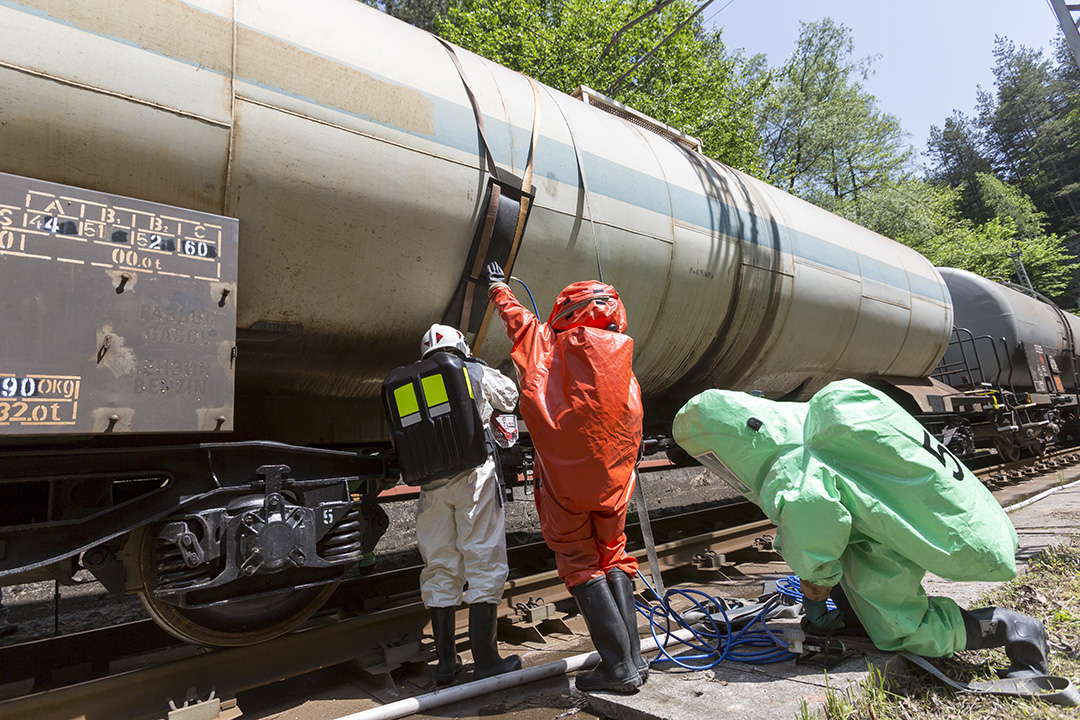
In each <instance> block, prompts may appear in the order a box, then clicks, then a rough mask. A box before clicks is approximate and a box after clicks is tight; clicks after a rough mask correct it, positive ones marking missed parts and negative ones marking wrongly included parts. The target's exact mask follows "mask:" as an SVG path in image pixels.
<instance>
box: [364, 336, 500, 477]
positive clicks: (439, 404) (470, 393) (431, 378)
mask: <svg viewBox="0 0 1080 720" xmlns="http://www.w3.org/2000/svg"><path fill="white" fill-rule="evenodd" d="M470 370H471V371H472V372H470ZM482 377H483V367H482V366H481V365H480V363H478V362H475V361H473V362H466V361H465V360H463V359H462V358H461V357H460V356H458V355H456V354H455V353H451V352H436V353H433V354H431V355H430V356H428V357H427V358H424V359H423V360H419V361H417V362H415V363H413V364H412V365H408V366H406V367H399V368H397V369H395V370H393V371H392V372H391V373H390V374H389V375H387V376H386V380H384V381H383V386H382V396H383V408H384V410H385V411H386V420H387V422H388V423H389V425H390V439H391V440H392V442H393V443H394V449H395V450H396V451H397V456H398V466H399V467H400V469H401V479H402V480H404V481H405V484H406V485H426V484H427V483H430V482H433V481H435V480H442V479H443V478H448V477H451V476H453V475H456V474H457V473H460V472H464V471H466V470H471V469H472V468H475V467H476V466H478V465H480V464H481V463H483V462H484V460H486V459H487V456H488V447H487V440H486V437H485V434H484V424H483V422H482V421H481V420H480V411H479V410H478V409H477V407H476V400H475V399H474V397H475V393H478V392H483V389H482V386H481V384H480V383H481V379H482Z"/></svg>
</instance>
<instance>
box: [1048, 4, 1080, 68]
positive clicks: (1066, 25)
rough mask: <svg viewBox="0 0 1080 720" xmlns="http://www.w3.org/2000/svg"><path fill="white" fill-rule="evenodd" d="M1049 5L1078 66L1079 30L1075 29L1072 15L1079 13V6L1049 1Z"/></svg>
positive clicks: (1079, 49) (1079, 50)
mask: <svg viewBox="0 0 1080 720" xmlns="http://www.w3.org/2000/svg"><path fill="white" fill-rule="evenodd" d="M1050 4H1051V5H1053V6H1054V12H1055V13H1056V14H1057V18H1058V24H1059V25H1061V31H1062V32H1063V33H1065V40H1066V41H1067V42H1068V43H1069V49H1070V50H1072V54H1073V59H1074V60H1076V64H1077V65H1080V30H1078V29H1077V25H1076V22H1077V21H1076V18H1075V17H1074V16H1073V13H1080V5H1069V4H1066V2H1065V0H1050Z"/></svg>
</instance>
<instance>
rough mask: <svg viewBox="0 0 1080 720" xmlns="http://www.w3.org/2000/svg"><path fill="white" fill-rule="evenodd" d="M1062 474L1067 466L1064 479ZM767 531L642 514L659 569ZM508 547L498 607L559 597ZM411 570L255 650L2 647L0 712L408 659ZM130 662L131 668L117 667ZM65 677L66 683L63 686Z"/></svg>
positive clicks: (541, 564)
mask: <svg viewBox="0 0 1080 720" xmlns="http://www.w3.org/2000/svg"><path fill="white" fill-rule="evenodd" d="M1078 463H1080V453H1078V452H1076V451H1075V450H1071V451H1064V452H1061V453H1056V454H1048V455H1046V456H1043V457H1040V458H1037V459H1035V460H1029V461H1027V462H1018V463H1009V464H1004V465H995V466H991V467H986V468H982V469H980V470H978V471H976V472H977V474H978V475H979V476H980V477H981V478H982V479H983V480H984V482H987V484H988V485H989V486H990V487H991V489H992V490H993V491H994V492H995V494H996V495H997V496H999V498H1000V499H1002V502H1003V504H1006V505H1008V504H1012V503H1014V502H1020V501H1022V500H1023V499H1025V498H1026V497H1030V496H1033V495H1035V494H1037V493H1039V492H1043V491H1045V490H1046V489H1047V488H1049V487H1052V486H1054V485H1055V484H1061V483H1062V482H1063V481H1065V480H1070V479H1072V476H1074V475H1078V474H1080V471H1078V470H1077V464H1078ZM1066 469H1071V472H1069V473H1068V477H1065V475H1066V473H1065V472H1064V471H1065V470H1066ZM772 530H773V528H772V525H771V524H770V523H769V522H768V521H767V520H765V519H764V518H763V517H762V516H761V514H760V513H759V512H758V511H757V509H756V508H754V507H753V506H752V505H750V504H749V503H744V502H737V503H732V504H729V505H723V506H720V507H714V508H708V509H705V510H698V511H694V512H689V513H683V514H679V515H673V516H669V517H666V518H659V519H655V520H653V531H654V534H655V536H656V538H657V546H656V552H657V557H658V559H659V562H660V566H661V570H664V571H666V570H670V569H673V568H676V567H682V566H686V565H691V564H693V563H694V562H695V559H696V558H698V557H699V556H701V555H702V554H703V553H705V552H706V551H712V552H713V553H717V554H724V553H732V552H735V551H737V550H742V549H746V548H750V547H752V546H754V544H755V542H756V541H759V539H760V538H762V536H764V535H769V534H771V532H772ZM627 533H628V536H629V538H630V546H631V548H632V549H633V554H634V555H635V556H636V557H637V558H638V559H639V560H640V561H642V565H643V566H645V549H644V546H643V544H642V542H641V538H640V531H639V529H638V527H637V526H636V525H635V526H630V527H628V529H627ZM510 553H511V557H510V565H511V568H512V575H511V579H510V580H509V581H508V582H507V585H506V590H505V593H504V599H505V601H506V602H507V604H508V606H510V607H514V606H516V605H518V604H519V603H526V602H528V601H529V600H532V599H534V598H538V597H542V598H543V599H544V601H545V603H546V604H551V603H555V602H558V601H559V600H562V599H565V598H567V597H569V594H568V593H567V591H566V589H565V587H564V586H563V584H562V582H561V581H560V580H559V578H558V576H557V574H556V572H555V570H554V567H553V566H552V564H551V557H550V553H549V552H548V551H547V550H546V548H544V546H543V544H542V543H533V544H527V545H519V546H516V547H513V548H511V549H510ZM418 573H419V568H417V567H406V568H401V569H398V570H393V571H390V572H385V573H378V574H376V575H371V576H368V577H367V578H364V579H362V580H360V581H357V582H352V583H347V584H345V585H343V586H342V588H341V589H339V590H338V592H337V593H335V595H334V596H333V597H332V598H331V600H330V602H329V603H328V609H327V611H325V612H323V613H320V615H318V616H317V617H316V618H315V619H313V621H311V622H309V623H308V625H307V626H306V627H305V628H304V629H302V630H299V631H296V632H293V633H290V634H288V635H285V636H282V637H279V638H277V639H274V640H270V641H268V642H265V643H260V644H258V645H252V646H246V647H239V648H229V649H223V650H214V651H208V650H203V649H200V648H196V647H193V646H190V645H183V644H180V643H178V642H177V641H175V640H174V639H173V638H172V637H171V636H169V635H168V634H167V633H165V632H164V631H163V630H161V629H160V628H158V627H157V626H156V625H154V623H153V622H151V621H149V620H145V621H138V622H134V623H127V624H124V625H118V626H113V627H108V628H102V629H100V630H93V631H88V632H84V633H76V634H73V635H66V636H62V637H59V638H51V639H46V640H40V641H35V642H30V643H24V644H20V645H14V646H9V647H6V648H3V649H2V650H0V686H4V685H5V684H7V683H22V684H23V685H26V686H27V691H26V694H23V695H20V696H18V697H14V698H12V699H9V700H5V701H0V717H2V718H5V720H23V719H25V720H31V719H33V720H53V719H56V720H71V719H72V718H85V719H86V720H98V719H100V720H104V719H106V718H108V719H109V720H112V719H113V718H144V717H145V718H154V717H165V716H166V715H167V714H168V713H169V712H170V702H171V703H172V705H173V706H182V705H183V704H184V701H185V699H187V700H195V699H197V700H199V701H206V700H207V699H208V698H211V697H212V698H213V699H212V700H211V701H210V703H209V704H207V703H205V702H200V703H199V704H198V705H192V706H190V707H188V708H186V709H181V710H179V711H178V712H174V713H173V715H170V716H169V717H170V718H171V719H172V718H175V720H185V718H186V717H191V718H202V717H209V718H213V717H217V715H215V714H213V712H212V708H213V707H217V703H218V702H220V698H233V697H235V696H236V695H237V694H238V693H240V692H243V691H245V690H250V689H252V688H256V687H260V686H263V685H266V684H269V683H271V682H274V681H277V680H281V679H285V678H290V677H295V676H298V675H302V674H305V673H308V672H312V671H314V670H318V669H320V668H324V667H328V666H331V665H335V664H339V663H343V662H348V661H352V660H357V658H358V657H359V658H361V664H365V663H366V664H367V665H368V666H369V667H375V668H381V669H382V670H383V671H385V672H387V673H389V671H390V670H391V669H393V667H395V665H396V663H398V662H400V660H401V659H402V658H408V657H413V656H415V652H416V649H417V648H418V646H419V645H418V641H419V638H420V637H421V636H422V633H423V631H424V628H425V626H426V624H427V621H428V614H427V611H426V610H425V608H424V607H423V605H422V603H421V602H420V597H419V591H418V580H417V576H418ZM461 615H462V617H463V616H464V613H462V614H461ZM148 653H149V655H148ZM139 658H141V660H140V659H139ZM132 665H138V666H137V667H134V668H132V669H126V670H125V669H123V668H125V667H127V668H131V666H132ZM376 672H379V670H378V669H377V670H376ZM72 680H75V681H76V682H74V683H73V684H68V683H71V682H72ZM185 713H187V714H185ZM196 713H199V714H196ZM221 716H222V717H228V714H227V713H223V714H222V715H221Z"/></svg>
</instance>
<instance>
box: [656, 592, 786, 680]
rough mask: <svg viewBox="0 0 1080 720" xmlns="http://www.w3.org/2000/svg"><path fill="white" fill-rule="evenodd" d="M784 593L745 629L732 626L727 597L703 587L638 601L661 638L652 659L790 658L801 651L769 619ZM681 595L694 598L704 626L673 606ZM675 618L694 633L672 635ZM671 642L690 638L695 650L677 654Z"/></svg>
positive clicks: (685, 662) (709, 664)
mask: <svg viewBox="0 0 1080 720" xmlns="http://www.w3.org/2000/svg"><path fill="white" fill-rule="evenodd" d="M642 580H644V581H645V585H646V586H647V587H648V588H649V590H650V591H651V592H652V593H653V595H654V596H657V593H656V590H655V589H654V588H653V586H652V585H651V584H650V583H649V581H648V580H647V579H646V578H645V577H644V576H643V577H642ZM781 597H782V596H781V594H780V593H777V594H775V595H773V596H772V597H770V598H769V599H768V600H767V601H766V602H765V603H764V604H763V605H762V607H761V609H760V610H758V611H757V612H756V613H755V614H754V616H753V618H752V619H751V620H750V621H749V622H748V623H747V624H746V625H744V626H743V627H742V629H739V630H734V629H733V628H732V625H731V620H730V619H729V618H728V613H727V609H726V603H724V602H723V601H721V600H719V599H718V598H716V597H714V596H712V595H709V594H708V593H705V592H702V591H700V590H680V589H677V588H673V589H670V590H668V591H667V592H666V593H664V597H663V598H662V599H661V600H660V601H659V603H657V604H642V603H636V604H637V609H638V612H640V613H641V614H642V615H644V616H645V617H646V618H647V619H648V620H649V631H650V632H651V633H652V637H653V640H654V641H656V644H657V650H658V653H657V656H656V657H655V658H653V659H652V660H650V661H649V664H650V665H651V664H653V663H657V662H671V663H674V664H675V665H678V666H679V667H683V668H688V669H691V670H708V669H711V668H714V667H716V666H717V665H719V664H720V663H722V662H723V661H724V660H732V661H734V662H743V663H750V664H754V665H764V664H768V663H777V662H783V661H784V660H790V659H791V658H793V657H795V655H794V654H793V653H791V652H790V651H789V650H788V646H787V643H785V642H784V641H783V640H781V639H780V637H779V635H778V634H777V633H775V632H773V631H772V630H770V629H769V627H768V625H767V624H766V618H767V617H768V614H769V612H770V611H772V610H773V608H775V607H776V606H777V605H779V604H780V603H781ZM784 597H786V596H784ZM675 598H682V599H685V600H689V601H690V603H691V604H692V605H693V606H694V608H696V609H697V610H698V611H700V613H701V614H702V615H703V616H704V618H703V619H704V620H705V622H704V627H702V626H701V625H697V626H692V625H691V624H690V623H689V622H688V621H687V620H685V619H684V618H683V615H682V613H681V612H679V611H677V610H675V609H674V608H672V607H671V602H672V600H674V599H675ZM800 598H801V595H800ZM688 609H689V608H688ZM717 613H719V614H720V616H721V617H722V618H723V620H724V623H723V628H722V629H721V627H720V625H718V624H717V621H716V618H715V617H714V615H715V614H717ZM673 623H674V624H675V625H676V626H678V628H681V629H683V630H686V631H688V632H689V633H691V635H692V637H690V638H688V639H686V640H678V639H675V640H674V641H672V632H673V631H672V624H673ZM669 643H671V644H672V645H678V644H685V645H687V646H688V647H689V648H690V649H691V650H692V651H693V652H691V653H688V654H682V655H680V656H678V657H675V656H673V655H672V654H671V653H670V652H669V648H668V645H669Z"/></svg>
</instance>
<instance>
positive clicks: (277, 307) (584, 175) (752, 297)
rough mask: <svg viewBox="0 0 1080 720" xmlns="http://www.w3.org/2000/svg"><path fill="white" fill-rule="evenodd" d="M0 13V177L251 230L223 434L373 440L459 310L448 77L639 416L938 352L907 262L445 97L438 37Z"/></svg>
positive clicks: (489, 69)
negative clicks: (390, 399)
mask: <svg viewBox="0 0 1080 720" xmlns="http://www.w3.org/2000/svg"><path fill="white" fill-rule="evenodd" d="M234 13H235V15H234ZM0 16H2V17H3V22H4V26H5V27H6V28H9V29H10V30H11V32H8V33H6V35H7V37H8V41H7V42H6V43H5V47H4V49H3V51H2V55H3V57H2V59H3V64H2V65H0V76H2V77H3V82H2V83H0V122H2V125H0V142H2V144H3V147H4V152H3V154H2V155H0V171H3V172H8V173H13V174H17V175H23V176H27V177H33V178H37V179H40V180H46V181H52V182H58V183H65V184H68V185H73V186H76V187H81V188H88V189H91V190H96V191H102V192H109V193H116V194H119V195H125V196H130V197H134V198H139V199H142V200H148V201H153V202H161V203H166V204H169V205H175V206H179V207H182V208H187V209H190V210H195V211H200V212H207V213H213V214H216V215H221V216H225V217H229V218H235V219H237V220H238V221H239V222H238V225H239V244H238V274H237V291H236V296H235V301H236V323H237V348H238V349H237V358H236V393H237V396H236V413H235V423H233V420H234V418H232V417H230V418H229V422H230V425H234V427H235V430H236V436H237V437H244V438H252V439H255V438H257V439H274V440H281V441H287V442H299V443H324V444H330V443H351V442H356V441H359V440H365V439H373V438H380V437H385V433H384V430H383V428H382V426H381V415H380V412H379V408H378V404H377V393H378V389H379V386H380V383H381V381H382V379H383V378H384V377H385V376H386V374H387V372H388V371H389V370H391V369H392V368H393V367H395V366H397V365H401V364H404V363H407V362H411V361H412V360H413V359H415V357H414V356H415V354H416V348H415V345H416V339H417V338H418V337H419V336H420V334H421V333H422V332H423V331H424V329H426V327H427V326H428V325H430V324H431V322H434V321H437V320H439V319H440V318H442V317H443V316H444V315H445V313H446V311H447V308H448V306H449V305H450V304H451V303H452V302H453V298H454V294H455V291H456V289H457V288H458V287H459V283H460V280H461V277H462V270H463V268H464V267H465V265H466V261H467V260H468V258H469V255H470V247H471V246H472V244H473V240H474V236H475V234H476V230H477V227H478V225H480V224H481V222H482V220H483V216H484V212H485V210H486V205H485V200H486V197H487V195H486V191H487V181H488V176H489V173H488V168H487V165H486V153H485V151H484V149H483V145H482V143H481V139H480V136H479V133H478V132H477V122H476V118H475V115H474V111H473V109H472V107H471V106H470V103H469V100H468V97H467V95H466V91H465V87H464V84H463V80H462V74H463V75H464V77H465V79H466V80H467V82H468V83H469V85H470V87H471V89H472V90H473V92H474V93H475V96H476V98H477V104H478V108H479V111H480V113H481V115H482V117H483V119H484V123H485V128H486V133H487V138H488V140H489V143H490V147H491V153H492V157H493V159H494V162H495V164H496V166H497V167H498V168H501V169H502V170H503V171H504V172H507V173H509V174H512V175H514V176H516V177H518V178H520V177H521V176H522V175H523V174H524V172H525V168H526V165H527V164H528V162H529V159H530V157H531V158H532V161H533V175H532V187H531V188H526V189H525V190H526V191H529V190H531V191H532V192H531V194H532V195H534V199H533V202H532V205H531V210H530V213H529V217H528V221H527V224H525V226H524V229H523V232H522V235H521V238H520V246H519V249H518V251H517V253H516V260H515V262H514V267H513V273H514V275H515V276H518V277H520V278H522V279H523V280H525V281H526V282H527V283H528V284H529V285H530V287H531V288H532V290H533V294H534V296H535V297H536V300H537V303H538V304H539V306H540V312H541V314H546V312H547V308H548V306H549V304H550V302H551V301H552V299H553V298H554V296H555V295H556V293H557V292H558V291H559V290H560V289H561V288H562V287H563V286H565V285H566V284H568V283H570V282H572V281H575V280H581V279H587V278H590V277H598V276H600V275H602V276H603V279H604V280H605V281H606V282H609V283H612V284H613V285H615V287H617V288H618V289H619V291H620V293H621V294H622V296H623V298H624V299H625V302H626V305H627V309H628V312H629V319H630V330H629V332H630V334H631V335H632V336H633V337H634V338H635V347H636V356H635V370H636V372H637V375H638V377H639V378H640V380H641V383H642V387H643V390H644V392H645V394H646V396H647V397H648V398H652V399H663V398H668V397H670V398H674V399H680V398H685V397H686V396H688V395H689V394H692V393H693V392H694V391H696V390H698V389H700V388H703V387H707V386H722V387H733V388H741V389H756V390H762V391H764V392H766V393H767V394H769V395H770V396H776V397H779V396H785V395H788V396H792V395H794V396H800V397H801V396H808V395H809V394H811V393H812V392H813V391H814V390H816V389H817V388H819V387H820V386H822V385H823V384H825V383H826V382H829V381H830V380H833V379H836V378H839V377H850V376H854V377H866V376H869V375H887V376H908V377H920V376H925V375H926V374H927V373H928V372H929V371H930V370H931V369H932V368H933V367H934V365H935V364H936V363H937V361H938V359H939V358H940V356H941V354H942V353H943V352H944V348H945V344H946V343H947V339H948V333H949V331H950V329H951V315H950V306H949V303H948V300H947V292H946V290H945V289H944V285H943V283H942V280H941V278H940V276H939V275H938V273H937V272H936V271H935V270H934V268H933V267H932V266H931V265H930V264H929V263H928V262H927V261H926V260H924V259H923V258H922V257H921V256H919V255H918V254H917V253H915V252H914V251H912V250H910V249H908V248H905V247H903V246H900V245H898V244H896V243H893V242H891V241H889V240H887V239H885V238H883V237H881V236H878V235H876V234H874V233H872V232H870V231H868V230H865V229H863V228H861V227H858V226H856V225H854V224H852V223H849V222H847V221H845V220H843V219H840V218H838V217H836V216H834V215H831V214H829V213H827V212H825V211H823V210H820V209H818V208H816V207H813V206H811V205H809V204H807V203H804V202H803V201H801V200H798V199H796V198H794V197H792V196H790V195H787V194H785V193H783V192H780V191H778V190H776V189H775V188H772V187H770V186H768V185H766V184H764V183H762V182H760V181H758V180H756V179H754V178H751V177H749V176H747V175H745V174H742V173H740V172H738V171H735V170H732V169H730V168H727V167H724V166H722V165H719V164H717V163H715V162H713V161H711V160H708V159H707V158H705V157H704V156H702V155H700V154H699V153H697V152H696V151H695V150H694V149H693V148H692V145H689V146H688V145H687V144H686V143H683V144H680V143H679V142H676V141H673V140H672V139H671V138H670V137H666V136H664V135H661V134H658V133H656V132H652V131H650V129H648V128H643V127H641V126H639V125H637V124H634V123H632V122H630V121H629V120H628V119H627V118H630V117H631V114H632V111H629V110H628V109H627V112H624V113H622V114H623V117H619V116H617V115H614V114H612V112H605V109H607V110H609V111H611V110H614V111H615V112H619V108H618V107H612V106H607V107H606V108H605V107H597V106H596V104H595V102H583V101H582V100H581V99H578V98H573V97H570V96H567V95H565V94H563V93H560V92H558V91H555V90H552V89H550V88H547V87H543V86H538V87H537V89H536V92H534V91H533V88H532V86H531V83H530V81H529V80H528V79H527V78H525V77H524V76H522V75H520V74H519V73H516V72H512V71H510V70H507V69H505V68H502V67H500V66H498V65H496V64H494V63H491V62H488V61H486V60H483V59H482V58H479V57H477V56H475V55H473V54H471V53H468V52H466V51H463V50H460V49H457V50H456V51H455V54H456V55H457V57H458V58H459V60H460V63H461V66H462V71H463V73H462V74H459V72H458V71H457V70H456V69H455V65H454V62H453V60H452V58H451V54H450V53H449V52H448V50H447V48H446V47H445V46H444V45H443V44H442V43H440V42H439V40H438V39H436V38H435V37H433V36H431V35H429V34H427V33H424V32H422V31H420V30H417V29H416V28H413V27H410V26H408V25H405V24H403V23H400V22H398V21H397V20H394V19H393V18H390V17H388V16H386V15H383V14H381V13H379V12H377V11H375V10H373V9H371V8H369V7H365V6H363V5H362V4H360V3H356V2H354V1H353V0H321V1H320V2H318V3H316V4H315V5H311V4H297V3H292V2H287V1H285V0H276V1H268V2H258V3H256V2H252V1H250V0H238V1H237V2H232V0H228V1H227V2H226V1H225V0H195V1H194V2H181V1H180V0H135V1H132V0H125V1H123V2H121V1H119V0H111V1H107V2H104V3H103V4H95V5H94V6H93V8H90V7H89V6H86V5H85V4H81V3H68V2H62V1H61V0H18V1H17V2H12V3H8V4H6V5H5V6H4V7H3V8H0ZM537 101H539V102H538V103H537ZM631 119H632V118H631ZM534 131H535V132H536V140H535V142H533V133H534ZM586 188H587V192H586ZM472 336H473V339H474V340H475V339H476V333H472ZM479 354H481V355H482V356H484V357H485V358H486V359H488V360H489V362H491V363H492V364H493V365H499V364H501V363H503V362H505V360H506V358H507V356H508V344H507V342H506V340H505V338H503V337H502V336H501V333H499V332H492V333H488V334H487V335H486V336H485V337H484V339H483V344H482V347H481V348H480V352H479Z"/></svg>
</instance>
